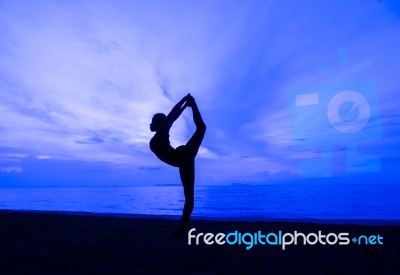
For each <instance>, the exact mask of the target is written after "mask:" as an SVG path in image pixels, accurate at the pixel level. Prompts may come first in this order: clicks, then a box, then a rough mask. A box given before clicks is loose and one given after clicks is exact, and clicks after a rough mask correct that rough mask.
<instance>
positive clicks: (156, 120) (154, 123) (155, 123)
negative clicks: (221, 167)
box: [150, 113, 167, 132]
mask: <svg viewBox="0 0 400 275" xmlns="http://www.w3.org/2000/svg"><path fill="white" fill-rule="evenodd" d="M166 117H167V116H166V115H164V114H163V113H158V114H155V115H154V116H153V119H152V120H151V123H150V131H152V132H156V131H158V129H160V127H161V125H162V124H163V123H164V120H165V118H166Z"/></svg>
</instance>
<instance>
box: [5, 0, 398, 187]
mask: <svg viewBox="0 0 400 275" xmlns="http://www.w3.org/2000/svg"><path fill="white" fill-rule="evenodd" d="M0 33H1V35H2V37H1V43H0V113H1V116H2V118H1V120H0V133H1V135H0V181H1V184H2V185H3V186H42V185H46V186H47V185H51V186H58V185H65V186H76V185H85V186H91V185H107V186H114V185H128V186H134V185H152V184H164V183H179V175H178V171H177V170H176V169H175V168H172V167H169V166H167V165H164V164H163V163H161V162H160V161H159V160H158V159H157V158H156V157H155V156H154V155H153V154H152V153H151V151H150V150H149V146H148V142H149V140H150V138H151V137H152V135H153V133H151V132H150V131H149V123H150V120H151V117H152V115H153V114H155V113H157V112H165V113H167V112H168V111H169V110H170V109H171V107H172V106H173V105H174V104H175V103H176V102H177V101H178V100H179V99H180V98H181V97H182V96H184V95H185V94H186V93H187V92H190V93H191V94H193V95H194V96H195V98H196V100H197V102H198V105H199V108H200V110H201V112H202V114H203V117H204V120H205V121H206V124H207V126H208V128H207V134H206V137H205V139H204V142H203V146H202V148H201V150H200V152H199V155H198V158H197V180H198V182H199V184H229V183H232V182H249V183H266V182H269V181H271V180H274V181H275V180H277V181H280V180H281V181H287V180H289V181H290V180H292V179H296V178H298V177H299V166H300V165H301V164H300V163H301V162H302V161H303V160H305V159H309V158H316V157H318V156H321V154H323V153H324V152H326V151H329V152H331V153H332V156H333V164H332V165H333V172H332V175H331V176H334V177H343V176H344V177H350V176H352V175H355V174H363V175H364V173H349V171H348V170H346V167H347V166H346V165H347V162H346V152H347V151H346V148H347V147H346V146H347V145H348V144H347V143H346V141H343V140H340V141H338V139H337V137H336V135H335V134H334V135H333V136H332V135H331V134H328V135H324V133H326V132H325V128H324V127H325V126H323V127H322V126H321V125H322V124H321V123H322V122H321V120H326V105H324V106H322V105H323V104H320V107H321V108H320V109H316V111H312V112H311V113H307V115H295V116H294V117H293V116H291V113H290V110H291V109H290V108H291V107H290V106H292V105H291V104H292V103H293V102H291V100H292V99H293V98H291V97H290V91H291V90H293V89H300V90H301V89H303V88H302V87H312V86H315V85H319V84H326V85H328V86H329V85H330V83H338V82H345V81H349V80H356V81H358V80H363V79H366V78H368V79H373V80H374V81H375V83H376V86H375V88H374V94H375V97H374V99H373V100H374V101H376V102H374V104H375V105H374V106H376V108H377V109H376V110H375V111H374V110H372V112H373V114H374V116H373V117H372V118H371V120H370V122H371V121H372V120H373V119H374V120H373V121H379V123H375V124H371V125H369V126H368V127H369V129H377V131H379V132H380V133H381V137H378V136H375V135H373V136H368V135H369V134H368V133H367V132H363V133H362V132H361V134H360V135H361V143H360V144H357V146H358V150H359V151H360V152H363V153H368V154H371V155H374V156H376V157H377V158H379V159H380V161H381V168H380V173H379V175H380V176H381V177H382V178H398V172H397V171H396V167H397V166H398V164H399V152H400V146H399V142H398V140H399V136H400V135H399V133H400V131H399V122H400V119H399V111H398V110H399V108H398V107H399V99H398V95H397V94H398V92H399V90H400V82H399V80H398V76H399V75H400V69H399V67H398V64H400V55H399V53H398V49H397V48H398V47H397V45H400V4H399V3H398V1H396V0H383V1H381V2H379V1H374V0H359V1H356V0H351V1H328V0H325V1H311V0H310V1H305V0H304V1H303V0H301V1H242V3H238V2H235V3H234V2H232V1H197V2H189V1H186V2H184V1H94V0H93V1H25V2H20V1H18V2H17V1H0ZM344 56H345V57H344ZM365 62H367V63H365ZM344 63H346V64H344ZM316 64H324V65H323V66H324V67H323V68H329V70H330V71H331V73H330V74H329V73H327V72H326V70H325V72H324V69H323V68H322V67H321V65H320V66H317V65H316ZM363 64H366V66H365V68H363V67H362V65H363ZM360 66H361V67H360ZM360 68H361V69H360ZM358 69H359V71H360V72H359V73H356V72H357V70H358ZM288 91H289V92H288ZM371 106H372V105H371ZM371 108H372V107H371ZM293 125H295V127H299V129H305V128H307V127H308V126H310V125H316V127H314V129H313V132H312V135H314V136H318V137H319V139H318V141H317V143H318V144H315V142H316V141H315V140H314V141H313V140H311V139H307V138H306V139H303V141H304V140H306V145H307V146H304V144H303V147H304V148H301V149H299V147H298V146H297V145H298V144H297V143H296V140H297V141H298V139H296V134H295V133H294V132H293ZM303 126H304V127H305V128H304V127H303ZM326 127H328V126H326ZM329 127H330V126H329ZM371 127H372V128H371ZM307 129H308V128H307ZM193 131H194V125H193V122H192V121H191V114H190V110H189V111H186V112H185V113H184V114H183V116H182V117H181V118H180V119H179V120H178V121H177V122H176V123H175V124H174V126H173V128H172V130H171V144H172V145H173V146H178V145H180V144H183V143H185V142H186V141H187V140H188V138H189V137H190V135H191V133H193ZM366 136H368V138H365V137H366ZM359 138H360V137H359V136H357V138H356V139H357V140H356V141H358V140H359ZM350 139H351V141H352V142H353V141H354V142H355V138H350ZM300 143H301V142H300ZM310 144H311V145H310ZM321 144H324V146H325V145H326V146H325V147H324V146H322V147H323V148H322V149H321ZM328 145H329V146H330V147H327V146H328ZM364 164H365V163H364ZM364 164H362V165H364ZM321 165H322V164H318V162H317V163H316V164H315V171H317V172H318V171H319V170H321V169H322V168H321V167H322V166H321ZM364 166H365V167H367V166H368V164H365V165H364ZM364 166H363V167H364ZM313 169H314V168H313ZM367 170H368V168H367ZM313 171H314V170H313ZM317 174H318V173H317ZM375 175H376V174H375Z"/></svg>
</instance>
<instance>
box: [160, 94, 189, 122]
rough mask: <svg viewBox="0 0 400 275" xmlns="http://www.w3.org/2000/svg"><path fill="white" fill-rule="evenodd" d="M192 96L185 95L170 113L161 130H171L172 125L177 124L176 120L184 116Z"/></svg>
mask: <svg viewBox="0 0 400 275" xmlns="http://www.w3.org/2000/svg"><path fill="white" fill-rule="evenodd" d="M189 96H190V94H187V95H185V96H184V97H183V98H182V99H181V100H180V101H179V102H178V103H177V104H176V105H175V106H174V107H173V108H172V110H171V111H170V112H169V114H168V115H167V117H166V118H165V121H164V123H163V125H162V126H161V128H167V129H170V128H171V126H172V124H173V123H174V122H175V120H177V119H178V117H179V116H180V115H181V114H182V112H183V110H185V108H186V107H187V106H188V105H187V99H188V97H189Z"/></svg>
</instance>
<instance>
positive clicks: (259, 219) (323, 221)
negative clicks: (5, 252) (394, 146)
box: [0, 209, 400, 226]
mask: <svg viewBox="0 0 400 275" xmlns="http://www.w3.org/2000/svg"><path fill="white" fill-rule="evenodd" d="M5 213H34V214H35V213H36V214H39V213H47V214H59V215H72V216H100V217H118V218H140V219H142V218H143V219H171V220H179V219H180V216H173V215H147V214H130V213H101V212H85V211H47V210H14V209H0V215H1V214H5ZM192 220H198V221H222V222H223V221H235V222H270V223H277V222H288V223H317V224H334V225H376V226H386V225H397V226H400V219H399V220H388V219H381V220H378V219H313V218H307V219H300V218H281V219H278V218H264V217H245V218H238V217H203V216H193V217H192Z"/></svg>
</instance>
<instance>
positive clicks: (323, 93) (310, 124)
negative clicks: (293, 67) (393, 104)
mask: <svg viewBox="0 0 400 275" xmlns="http://www.w3.org/2000/svg"><path fill="white" fill-rule="evenodd" d="M364 67H365V65H364ZM364 69H365V68H364ZM376 94H377V93H376V85H375V81H374V80H373V79H369V78H366V79H358V80H345V81H339V82H332V83H325V84H317V85H311V86H308V87H299V88H292V89H290V90H288V92H287V95H288V101H289V108H288V111H289V118H290V124H291V130H292V135H293V147H294V149H295V150H296V151H304V152H309V151H310V150H312V151H313V152H318V156H319V157H316V158H307V159H304V160H302V161H301V163H300V165H299V169H298V174H299V176H303V177H331V176H332V171H333V162H332V148H333V146H334V145H346V146H347V155H346V158H347V165H346V168H347V172H360V173H363V172H380V170H381V161H380V159H379V158H378V157H376V156H373V155H367V154H361V153H359V151H358V147H359V144H360V143H363V142H369V141H374V140H379V139H380V138H381V137H382V133H381V125H380V120H379V109H378V101H377V97H376Z"/></svg>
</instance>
